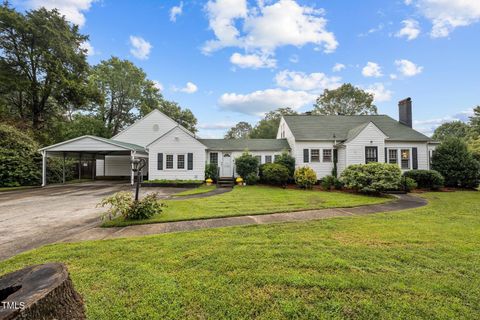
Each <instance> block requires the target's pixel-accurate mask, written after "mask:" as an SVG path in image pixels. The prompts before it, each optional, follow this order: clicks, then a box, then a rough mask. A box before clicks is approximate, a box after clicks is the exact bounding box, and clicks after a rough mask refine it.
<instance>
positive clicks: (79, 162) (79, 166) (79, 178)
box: [78, 152, 82, 180]
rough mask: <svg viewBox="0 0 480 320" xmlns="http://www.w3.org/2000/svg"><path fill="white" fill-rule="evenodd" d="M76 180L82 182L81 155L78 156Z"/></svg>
mask: <svg viewBox="0 0 480 320" xmlns="http://www.w3.org/2000/svg"><path fill="white" fill-rule="evenodd" d="M78 180H82V153H81V152H80V153H79V154H78Z"/></svg>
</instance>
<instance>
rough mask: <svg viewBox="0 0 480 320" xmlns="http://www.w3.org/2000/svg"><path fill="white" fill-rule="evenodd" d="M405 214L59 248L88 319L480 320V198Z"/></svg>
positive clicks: (449, 199)
mask: <svg viewBox="0 0 480 320" xmlns="http://www.w3.org/2000/svg"><path fill="white" fill-rule="evenodd" d="M424 196H425V197H426V198H427V199H428V200H429V201H430V204H429V205H428V206H427V207H423V208H418V209H415V210H408V211H403V212H396V213H393V212H391V213H386V214H375V215H368V216H355V217H345V218H334V219H326V220H320V221H315V222H295V223H284V224H274V225H262V226H248V227H231V228H222V229H211V230H203V231H196V232H184V233H176V234H165V235H159V236H150V237H143V238H136V239H118V240H107V241H95V242H84V243H76V244H56V245H50V246H46V247H43V248H40V249H38V250H34V251H32V252H28V253H25V254H21V255H19V256H16V257H14V258H12V259H10V260H8V261H6V262H2V263H0V274H3V273H6V272H9V271H12V270H15V269H18V268H21V267H23V266H26V265H30V264H36V263H44V262H53V261H63V262H65V263H66V264H67V265H68V267H69V270H70V273H71V277H72V279H73V282H74V284H75V286H76V288H77V289H78V290H79V292H80V293H81V294H82V295H83V297H84V298H85V302H86V306H87V313H88V317H89V319H95V320H102V319H199V318H200V319H251V318H256V319H313V318H330V319H331V318H347V319H398V318H403V319H478V315H479V314H480V303H479V301H480V273H479V272H478V271H479V266H480V193H479V192H455V193H431V194H426V195H424Z"/></svg>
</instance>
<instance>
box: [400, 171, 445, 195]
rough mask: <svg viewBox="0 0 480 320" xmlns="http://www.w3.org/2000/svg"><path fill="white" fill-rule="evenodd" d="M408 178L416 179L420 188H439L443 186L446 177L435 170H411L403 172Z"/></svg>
mask: <svg viewBox="0 0 480 320" xmlns="http://www.w3.org/2000/svg"><path fill="white" fill-rule="evenodd" d="M403 175H404V176H405V177H407V178H411V179H413V180H415V182H416V183H417V186H418V187H419V188H426V189H431V190H438V189H440V188H441V187H443V185H444V182H445V179H444V178H443V177H442V175H441V174H440V173H439V172H438V171H435V170H410V171H406V172H404V173H403Z"/></svg>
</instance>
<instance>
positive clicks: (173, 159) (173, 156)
mask: <svg viewBox="0 0 480 320" xmlns="http://www.w3.org/2000/svg"><path fill="white" fill-rule="evenodd" d="M168 156H172V167H171V168H169V167H168ZM165 170H175V153H165Z"/></svg>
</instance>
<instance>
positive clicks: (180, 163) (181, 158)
mask: <svg viewBox="0 0 480 320" xmlns="http://www.w3.org/2000/svg"><path fill="white" fill-rule="evenodd" d="M177 169H185V155H184V154H179V155H177Z"/></svg>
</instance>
